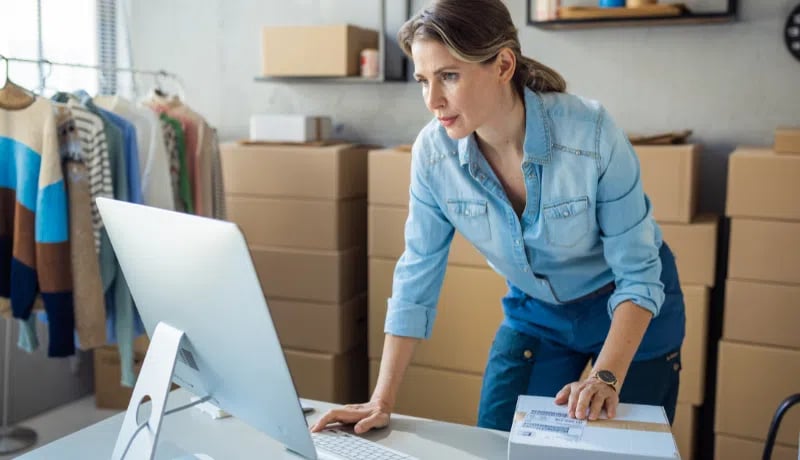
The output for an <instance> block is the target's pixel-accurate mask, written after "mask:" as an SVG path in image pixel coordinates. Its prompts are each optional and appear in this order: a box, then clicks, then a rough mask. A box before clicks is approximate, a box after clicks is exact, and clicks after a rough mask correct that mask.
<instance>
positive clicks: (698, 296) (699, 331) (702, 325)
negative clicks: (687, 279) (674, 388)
mask: <svg viewBox="0 0 800 460" xmlns="http://www.w3.org/2000/svg"><path fill="white" fill-rule="evenodd" d="M681 289H682V290H683V297H684V301H685V303H686V336H685V338H684V339H683V346H682V347H681V366H682V369H681V385H680V389H679V390H678V402H679V403H684V404H692V405H695V406H700V405H702V404H703V401H704V400H705V387H706V365H707V362H706V344H707V341H708V314H709V290H708V288H707V287H705V286H681Z"/></svg>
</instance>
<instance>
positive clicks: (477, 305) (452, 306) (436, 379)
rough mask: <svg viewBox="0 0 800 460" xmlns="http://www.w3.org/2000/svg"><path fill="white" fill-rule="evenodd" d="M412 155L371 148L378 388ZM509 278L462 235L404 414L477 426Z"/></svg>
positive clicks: (408, 381) (372, 344)
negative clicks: (491, 351)
mask: <svg viewBox="0 0 800 460" xmlns="http://www.w3.org/2000/svg"><path fill="white" fill-rule="evenodd" d="M410 168H411V153H410V151H409V149H408V148H396V149H388V150H375V151H371V152H370V153H369V193H368V197H369V198H368V200H369V211H368V215H369V217H368V222H369V223H368V235H369V238H368V239H369V243H368V247H369V250H368V253H369V357H370V388H371V389H374V387H375V382H376V381H377V377H378V369H379V366H380V358H381V352H382V350H383V341H384V328H383V327H384V321H385V319H386V306H387V303H386V302H387V299H388V298H389V297H391V294H392V276H393V273H394V268H395V265H396V263H397V259H398V258H399V257H400V255H401V254H402V253H403V249H404V246H405V243H404V238H403V230H404V224H405V221H406V217H407V215H408V196H409V195H408V187H409V176H410ZM505 292H506V286H505V281H504V280H503V279H502V278H501V277H500V276H499V275H497V274H496V273H495V272H494V271H493V270H492V269H491V268H489V267H488V266H487V264H486V259H485V258H484V257H483V256H482V255H481V254H480V253H478V252H477V251H476V250H475V249H474V248H473V247H472V245H471V244H470V243H468V242H467V241H466V240H465V239H464V238H463V237H462V236H461V235H459V234H458V233H456V235H455V237H454V239H453V243H452V246H451V248H450V257H449V260H448V265H447V271H446V275H445V279H444V284H443V286H442V290H441V296H440V298H439V303H438V306H437V308H438V314H437V317H436V322H435V324H434V327H433V334H432V336H431V338H430V340H425V341H422V342H421V343H420V345H419V346H418V347H417V351H416V353H415V355H414V358H413V360H412V362H411V366H410V367H409V368H408V371H407V373H406V377H405V379H404V380H403V385H402V387H401V389H400V393H399V395H398V400H397V405H396V407H395V410H396V411H397V412H398V413H404V414H410V415H416V416H419V417H426V418H433V419H438V420H446V421H451V422H456V423H464V424H470V425H474V424H475V423H476V422H477V412H478V402H479V399H480V388H481V382H482V375H483V371H484V368H485V366H486V359H487V357H488V354H489V348H490V346H491V343H492V339H493V338H494V334H495V332H496V331H497V327H498V326H499V325H500V321H501V320H502V315H503V313H502V309H501V307H500V299H501V298H502V297H503V295H504V294H505Z"/></svg>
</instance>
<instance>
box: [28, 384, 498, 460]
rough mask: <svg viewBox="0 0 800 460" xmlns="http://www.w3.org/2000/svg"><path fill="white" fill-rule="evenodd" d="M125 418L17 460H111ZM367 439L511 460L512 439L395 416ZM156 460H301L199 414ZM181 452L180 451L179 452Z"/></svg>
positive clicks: (418, 452)
mask: <svg viewBox="0 0 800 460" xmlns="http://www.w3.org/2000/svg"><path fill="white" fill-rule="evenodd" d="M188 402H189V393H187V392H186V391H184V390H176V391H173V392H172V393H171V394H170V397H169V402H168V408H172V407H177V406H180V405H182V404H186V403H188ZM304 403H307V404H309V405H311V406H313V407H314V408H315V409H316V411H315V412H314V413H312V414H310V415H309V416H308V421H309V425H310V424H311V423H313V422H315V421H316V420H317V419H318V418H319V417H320V416H322V414H323V413H324V412H325V411H327V410H328V409H330V408H333V407H335V405H334V404H329V403H324V402H317V401H304ZM124 416H125V414H124V413H122V414H118V415H115V416H113V417H110V418H108V419H106V420H103V421H102V422H99V423H97V424H95V425H92V426H90V427H88V428H85V429H83V430H81V431H78V432H76V433H73V434H71V435H69V436H66V437H64V438H61V439H59V440H57V441H55V442H52V443H50V444H48V445H46V446H43V447H41V448H39V449H36V450H34V451H31V452H29V453H27V454H25V455H22V456H21V457H18V459H19V460H52V459H54V458H58V459H82V460H93V459H97V460H108V459H109V458H110V457H111V453H112V451H113V450H114V443H115V442H116V439H117V433H118V431H119V427H120V426H121V425H122V419H123V418H124ZM364 437H365V438H366V439H369V440H371V441H375V442H378V443H380V444H383V445H386V446H389V447H391V448H393V449H397V450H399V451H402V452H405V453H408V454H409V455H413V456H416V457H418V458H420V459H464V460H470V459H476V460H477V459H497V460H505V459H506V458H507V448H508V447H507V444H508V433H504V432H500V431H493V430H486V429H481V428H476V427H471V426H466V425H456V424H452V423H445V422H437V421H433V420H427V419H420V418H415V417H408V416H403V415H392V422H391V424H390V426H389V428H388V429H384V430H378V431H372V432H369V433H367V434H366V435H364ZM159 446H160V447H159V450H158V453H157V455H156V459H157V460H161V459H162V458H163V459H172V458H174V457H175V456H176V455H177V454H179V453H181V451H184V452H185V453H203V454H207V455H210V456H211V457H213V458H214V460H226V459H232V458H241V459H246V458H269V459H286V460H297V459H298V458H300V457H298V456H296V455H294V454H291V453H289V452H288V451H286V449H284V447H283V445H282V444H280V443H278V442H277V441H275V440H273V439H272V438H270V437H269V436H267V435H265V434H263V433H261V432H260V431H257V430H256V429H254V428H252V427H250V426H249V425H247V424H245V423H244V422H242V421H240V420H238V419H236V418H233V417H229V418H225V419H219V420H214V419H212V418H211V417H210V416H209V415H207V414H205V413H203V412H200V411H199V410H197V409H196V408H190V409H187V410H184V411H181V412H176V413H174V414H171V415H168V416H166V417H165V418H164V422H163V423H162V431H161V435H160V439H159ZM176 449H177V451H176Z"/></svg>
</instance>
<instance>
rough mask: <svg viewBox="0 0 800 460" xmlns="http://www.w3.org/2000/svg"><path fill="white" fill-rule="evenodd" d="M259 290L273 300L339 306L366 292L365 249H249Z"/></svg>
mask: <svg viewBox="0 0 800 460" xmlns="http://www.w3.org/2000/svg"><path fill="white" fill-rule="evenodd" d="M250 254H251V255H252V257H253V265H255V268H256V272H257V273H258V278H259V280H260V281H261V289H263V291H264V295H266V297H267V300H268V301H269V299H272V298H273V297H281V298H284V299H295V300H311V301H317V302H332V303H340V302H344V301H347V300H350V299H352V298H353V297H355V296H356V295H358V294H360V293H362V292H364V291H366V290H367V262H366V251H365V249H364V247H354V248H350V249H345V250H342V251H310V250H299V249H281V250H278V249H267V248H252V247H251V248H250Z"/></svg>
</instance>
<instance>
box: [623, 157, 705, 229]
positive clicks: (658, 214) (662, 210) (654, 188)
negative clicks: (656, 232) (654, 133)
mask: <svg viewBox="0 0 800 460" xmlns="http://www.w3.org/2000/svg"><path fill="white" fill-rule="evenodd" d="M633 148H634V150H636V155H637V156H638V157H639V164H640V166H641V177H642V186H643V187H644V192H645V193H646V194H647V196H648V197H650V201H651V203H652V204H653V216H655V218H656V220H658V221H659V222H681V223H685V224H688V223H689V222H692V218H693V217H694V214H695V210H696V209H697V196H698V187H697V184H698V178H699V174H700V167H699V163H700V146H699V145H696V144H686V145H635V146H634V147H633Z"/></svg>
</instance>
